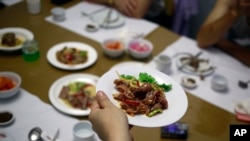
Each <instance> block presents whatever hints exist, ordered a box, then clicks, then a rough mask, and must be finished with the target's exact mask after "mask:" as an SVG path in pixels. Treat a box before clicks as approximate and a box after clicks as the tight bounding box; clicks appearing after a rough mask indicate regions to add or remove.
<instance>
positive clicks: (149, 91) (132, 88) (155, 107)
mask: <svg viewBox="0 0 250 141" xmlns="http://www.w3.org/2000/svg"><path fill="white" fill-rule="evenodd" d="M114 84H115V88H116V90H117V91H118V93H115V94H113V97H114V99H116V100H118V101H119V103H120V106H121V108H122V109H123V110H125V112H126V113H127V114H129V115H131V116H134V115H138V114H145V115H146V116H148V117H152V116H155V115H156V114H159V113H162V112H163V110H165V109H167V108H168V102H167V99H166V97H165V90H164V89H163V88H161V87H159V85H158V84H157V83H150V82H141V81H140V80H138V79H136V78H134V77H132V78H131V79H126V78H124V77H120V78H119V79H115V80H114ZM165 86H167V85H165ZM170 89H171V88H170Z"/></svg>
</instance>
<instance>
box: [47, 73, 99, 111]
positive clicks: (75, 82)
mask: <svg viewBox="0 0 250 141" xmlns="http://www.w3.org/2000/svg"><path fill="white" fill-rule="evenodd" d="M98 79H99V77H98V76H96V75H93V74H87V73H76V74H70V75H66V76H64V77H61V78H59V79H58V80H56V81H55V82H54V83H53V84H52V85H51V87H50V89H49V99H50V101H51V103H52V105H53V106H54V107H55V108H56V109H58V110H59V111H61V112H63V113H66V114H69V115H74V116H86V115H88V114H89V113H90V108H89V107H90V106H91V104H92V102H93V100H94V96H95V93H96V90H95V88H96V84H97V81H98Z"/></svg>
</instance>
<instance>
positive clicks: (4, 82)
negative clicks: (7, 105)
mask: <svg viewBox="0 0 250 141" xmlns="http://www.w3.org/2000/svg"><path fill="white" fill-rule="evenodd" d="M14 87H15V83H14V82H13V81H12V80H11V79H10V78H7V77H5V76H0V91H4V90H9V89H12V88H14Z"/></svg>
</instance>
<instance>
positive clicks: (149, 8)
mask: <svg viewBox="0 0 250 141" xmlns="http://www.w3.org/2000/svg"><path fill="white" fill-rule="evenodd" d="M86 1H88V2H94V3H99V4H106V5H109V6H112V7H114V8H116V9H117V10H119V11H120V12H121V13H122V14H124V15H126V16H128V17H133V18H143V19H146V20H148V21H151V22H154V23H157V24H159V25H161V26H164V27H166V28H171V22H172V18H173V8H174V0H86ZM166 5H167V8H168V10H166Z"/></svg>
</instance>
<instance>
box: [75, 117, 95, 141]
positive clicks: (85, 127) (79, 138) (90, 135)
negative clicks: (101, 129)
mask: <svg viewBox="0 0 250 141" xmlns="http://www.w3.org/2000/svg"><path fill="white" fill-rule="evenodd" d="M73 135H74V138H75V141H94V136H95V132H94V131H93V129H92V124H91V123H90V122H89V121H87V120H82V121H80V122H78V123H76V124H75V125H74V127H73Z"/></svg>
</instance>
